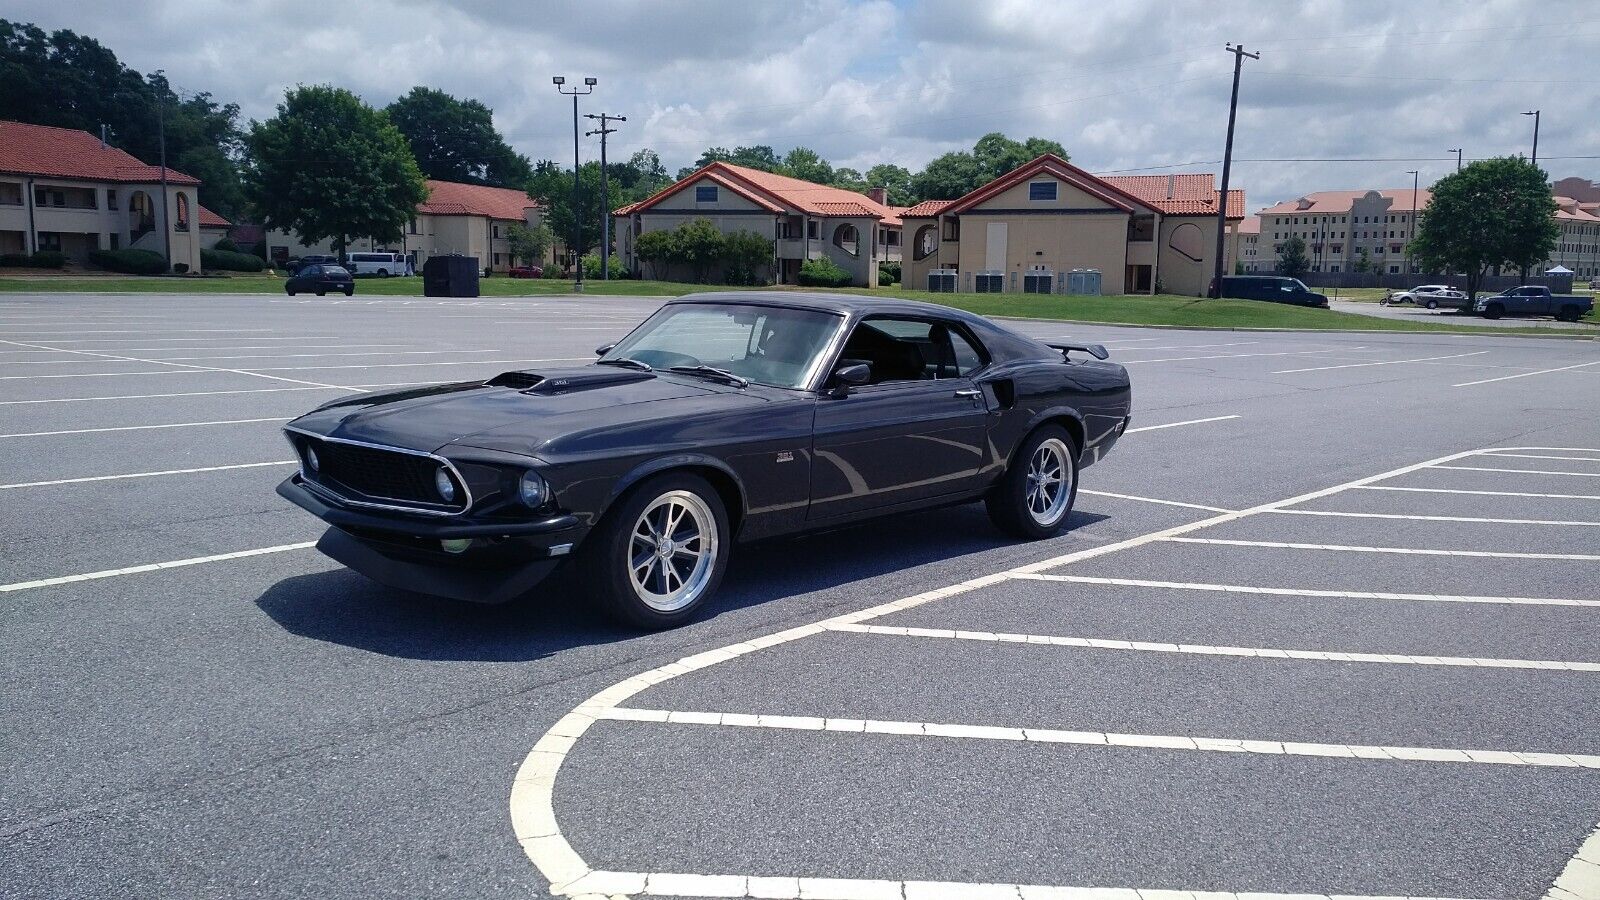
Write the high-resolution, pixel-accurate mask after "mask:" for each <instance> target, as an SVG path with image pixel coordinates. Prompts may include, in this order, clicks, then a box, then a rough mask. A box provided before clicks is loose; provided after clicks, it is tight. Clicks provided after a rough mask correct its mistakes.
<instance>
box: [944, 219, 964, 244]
mask: <svg viewBox="0 0 1600 900" xmlns="http://www.w3.org/2000/svg"><path fill="white" fill-rule="evenodd" d="M944 239H945V240H947V241H959V240H961V220H960V219H953V218H952V219H945V220H944Z"/></svg>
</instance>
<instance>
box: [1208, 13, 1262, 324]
mask: <svg viewBox="0 0 1600 900" xmlns="http://www.w3.org/2000/svg"><path fill="white" fill-rule="evenodd" d="M1227 47H1228V52H1229V53H1232V54H1233V96H1232V97H1231V98H1230V99H1229V100H1228V143H1227V146H1226V147H1224V148H1223V151H1222V193H1221V194H1219V195H1218V196H1217V258H1216V265H1215V267H1214V270H1213V273H1212V278H1211V290H1210V291H1209V292H1208V293H1209V296H1211V297H1213V298H1216V297H1220V296H1222V263H1223V259H1222V257H1223V253H1224V252H1225V249H1226V247H1227V231H1228V176H1229V174H1231V171H1232V169H1233V122H1234V118H1235V117H1236V116H1237V114H1238V112H1239V71H1240V70H1241V69H1242V68H1244V58H1245V57H1246V56H1248V57H1250V58H1251V59H1260V58H1261V54H1259V53H1246V52H1245V50H1244V45H1243V44H1240V45H1238V46H1235V45H1233V44H1228V45H1227Z"/></svg>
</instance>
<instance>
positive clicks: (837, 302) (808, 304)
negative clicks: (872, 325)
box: [669, 291, 987, 323]
mask: <svg viewBox="0 0 1600 900" xmlns="http://www.w3.org/2000/svg"><path fill="white" fill-rule="evenodd" d="M669 302H671V303H751V304H758V305H761V306H783V307H789V308H792V309H814V310H818V311H821V312H831V313H837V314H840V315H847V316H848V315H875V314H885V315H895V314H899V315H906V314H911V315H929V316H941V317H944V318H957V319H961V320H963V321H968V322H974V323H977V322H984V323H987V320H984V319H983V318H982V317H980V316H976V315H974V314H972V313H969V312H967V311H966V310H962V309H956V308H954V307H951V306H940V305H939V304H937V303H924V302H922V301H920V300H902V299H900V298H898V297H874V296H870V295H865V294H832V293H824V292H820V291H819V292H810V291H715V292H709V293H704V294H687V295H685V296H682V297H678V298H677V299H675V300H672V301H669Z"/></svg>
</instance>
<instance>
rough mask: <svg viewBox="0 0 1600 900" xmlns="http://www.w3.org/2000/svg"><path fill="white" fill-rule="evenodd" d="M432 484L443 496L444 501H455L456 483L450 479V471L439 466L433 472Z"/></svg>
mask: <svg viewBox="0 0 1600 900" xmlns="http://www.w3.org/2000/svg"><path fill="white" fill-rule="evenodd" d="M433 486H434V487H435V488H437V489H438V491H439V496H441V497H443V498H444V502H446V503H452V502H454V501H455V499H456V483H455V482H454V481H453V480H451V478H450V472H449V471H448V470H447V469H445V468H444V467H443V466H440V467H439V470H438V471H437V472H434V473H433Z"/></svg>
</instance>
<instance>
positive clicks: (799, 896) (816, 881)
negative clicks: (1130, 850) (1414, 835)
mask: <svg viewBox="0 0 1600 900" xmlns="http://www.w3.org/2000/svg"><path fill="white" fill-rule="evenodd" d="M558 893H561V894H567V895H570V896H573V897H584V898H595V900H599V898H603V897H610V898H612V900H616V898H619V897H629V896H635V895H640V896H646V897H770V898H775V900H813V898H821V900H1406V898H1404V897H1366V896H1361V895H1358V894H1339V895H1336V896H1333V897H1329V896H1327V895H1324V894H1305V893H1296V894H1268V893H1243V894H1236V893H1232V892H1229V891H1203V890H1202V891H1192V892H1191V891H1178V890H1171V889H1169V888H1160V889H1153V888H1104V887H1075V886H1069V885H1047V884H1009V883H999V882H983V883H968V882H957V881H884V880H881V879H872V878H809V877H806V876H804V875H801V876H792V875H791V876H770V875H701V874H695V873H690V872H613V871H607V870H595V871H591V872H589V874H587V875H585V876H583V877H582V878H580V879H578V880H576V881H573V882H571V883H568V884H566V885H563V886H562V888H561V890H560V891H559V892H558ZM1574 898H1576V900H1591V898H1589V897H1587V896H1578V895H1575V894H1574V895H1566V896H1562V897H1560V898H1555V897H1554V896H1552V897H1549V898H1547V900H1574ZM1430 900H1444V898H1430Z"/></svg>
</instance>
